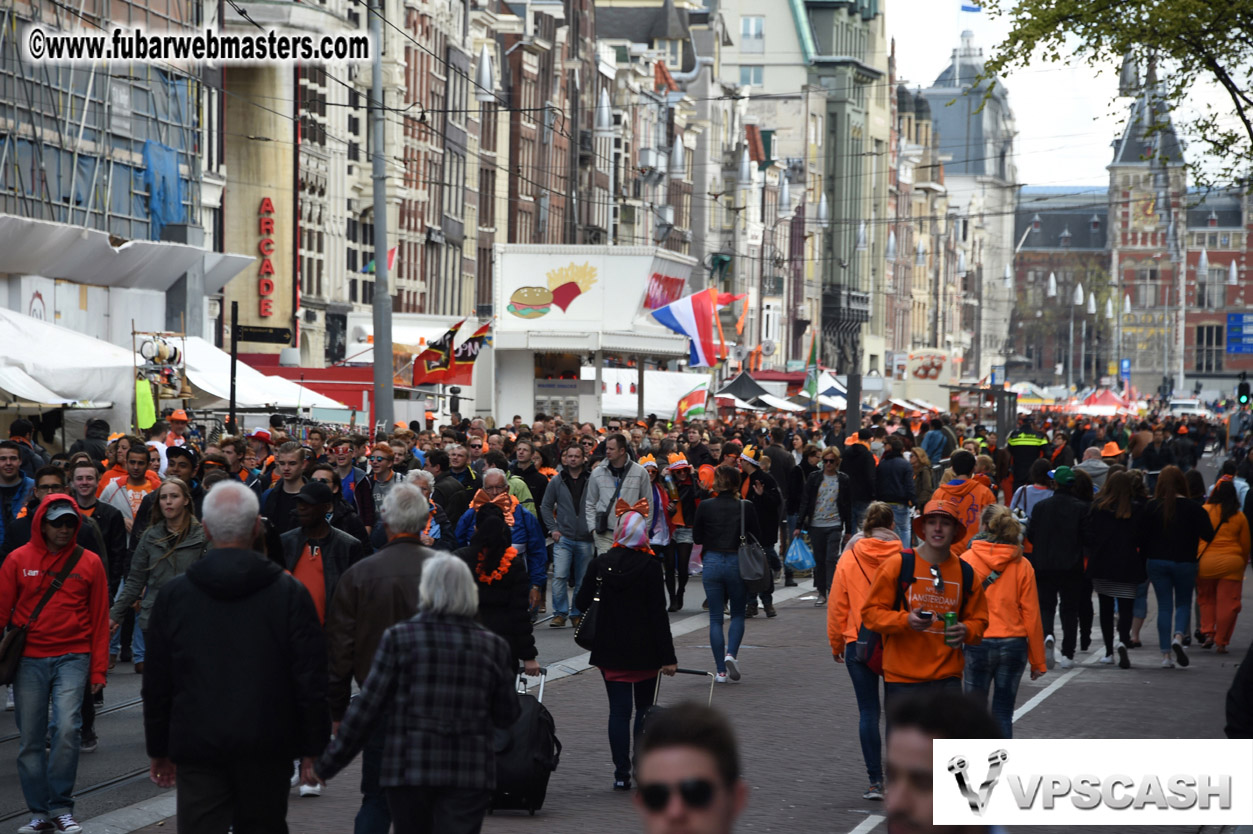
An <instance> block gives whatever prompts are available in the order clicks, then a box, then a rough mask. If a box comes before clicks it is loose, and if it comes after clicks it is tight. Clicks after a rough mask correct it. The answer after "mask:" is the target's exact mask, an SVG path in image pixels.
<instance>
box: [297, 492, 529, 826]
mask: <svg viewBox="0 0 1253 834" xmlns="http://www.w3.org/2000/svg"><path fill="white" fill-rule="evenodd" d="M396 489H401V487H397V488H396ZM393 492H394V490H393ZM388 497H389V498H391V496H390V495H389V496H388ZM384 512H386V510H385V511H384ZM371 558H377V556H374V557H371ZM368 561H369V560H368V559H367V560H366V561H365V562H362V564H366V563H367V562H368ZM478 601H479V592H478V587H477V586H476V584H475V582H474V576H473V575H472V574H471V573H470V568H469V567H468V566H467V565H466V563H465V562H463V561H462V560H461V559H459V558H457V557H456V556H453V555H450V554H443V553H440V554H437V555H435V556H432V557H430V558H429V559H427V560H426V562H425V563H424V564H423V566H422V580H421V585H420V587H419V602H418V605H419V609H420V611H419V614H418V615H417V616H416V617H413V618H412V619H409V620H405V621H404V622H402V623H399V624H397V625H395V626H392V627H391V628H389V629H387V631H386V632H384V634H383V639H382V642H381V643H380V644H379V648H378V652H377V654H375V656H374V661H373V664H372V665H371V666H370V670H369V675H368V676H367V677H366V679H365V683H364V685H363V686H362V687H361V694H360V696H359V697H357V698H356V699H354V700H353V701H352V703H351V704H350V705H349V707H348V711H347V713H346V714H345V715H344V720H343V722H342V723H341V724H340V725H339V728H338V731H337V732H336V734H335V739H334V741H332V742H331V745H330V746H329V747H328V748H327V750H326V752H325V753H323V755H322V758H321V759H320V760H319V761H318V762H317V765H316V769H315V768H312V767H311V768H308V769H306V771H305V777H306V780H309V781H321V780H324V779H329V778H331V777H332V776H334V775H335V774H336V773H338V772H339V771H340V770H342V769H343V768H344V767H345V766H346V765H347V764H348V763H349V762H350V761H352V759H353V757H354V756H355V755H356V754H357V751H358V750H360V749H361V748H362V747H363V746H364V745H365V744H366V743H367V741H368V740H369V739H371V738H374V737H376V735H377V733H378V732H379V730H380V728H384V727H385V728H386V739H385V741H384V749H383V754H382V772H381V774H380V777H379V782H380V784H381V785H382V786H383V788H384V790H385V792H386V801H387V805H388V808H389V809H390V811H391V816H392V818H393V819H394V820H395V821H396V828H395V830H396V832H397V834H408V832H419V831H420V832H428V831H429V832H436V831H438V832H441V834H469V832H477V831H479V830H480V829H481V827H482V824H483V816H484V815H485V814H486V813H487V806H488V802H489V801H490V799H491V794H492V790H493V789H494V788H495V787H496V748H495V744H494V738H495V736H494V732H495V731H496V730H503V729H506V728H508V727H509V726H511V725H512V724H513V722H514V721H516V720H517V718H518V715H519V713H520V711H521V710H520V707H519V705H518V697H517V695H516V693H515V692H514V658H513V653H512V651H511V650H510V648H509V645H508V644H507V643H506V642H505V641H504V640H503V639H501V638H500V637H498V636H497V635H495V634H493V633H492V632H490V631H488V630H487V629H486V628H484V627H483V626H481V625H479V623H477V622H476V621H475V619H474V616H475V613H476V612H477V610H478ZM432 716H438V720H433V719H432Z"/></svg>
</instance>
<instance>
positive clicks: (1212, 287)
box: [1196, 267, 1227, 310]
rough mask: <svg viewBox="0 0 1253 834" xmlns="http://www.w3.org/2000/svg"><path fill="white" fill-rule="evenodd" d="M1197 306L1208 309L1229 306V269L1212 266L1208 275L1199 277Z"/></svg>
mask: <svg viewBox="0 0 1253 834" xmlns="http://www.w3.org/2000/svg"><path fill="white" fill-rule="evenodd" d="M1196 306H1198V307H1201V308H1202V309H1206V310H1218V309H1220V308H1222V307H1225V306H1227V270H1225V269H1223V268H1222V267H1210V271H1209V274H1208V275H1201V276H1198V277H1197V282H1196Z"/></svg>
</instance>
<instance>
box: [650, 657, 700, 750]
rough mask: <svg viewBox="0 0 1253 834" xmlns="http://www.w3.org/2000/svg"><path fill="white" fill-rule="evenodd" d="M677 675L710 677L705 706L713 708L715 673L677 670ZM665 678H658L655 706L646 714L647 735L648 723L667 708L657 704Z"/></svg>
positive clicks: (655, 690)
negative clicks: (662, 680)
mask: <svg viewBox="0 0 1253 834" xmlns="http://www.w3.org/2000/svg"><path fill="white" fill-rule="evenodd" d="M675 673H676V674H679V675H701V676H705V675H708V676H709V698H708V699H707V700H706V702H705V706H713V702H714V684H715V683H716V680H717V678H716V676H715V675H714V673H713V672H702V671H700V670H699V669H676V670H675ZM663 677H665V676H664V675H658V676H657V686H656V688H655V689H654V690H653V704H652V706H650V707H649V708H648V711H647V712H645V713H644V726H643V732H644V734H645V735H648V722H650V721H652V720H653V719H654V718H655V717H656V716H658V715H660V714H661V713H662V712H664V711H665V709H666V708H665V707H663V706H661V705H660V704H658V703H657V697H658V696H659V695H660V694H661V679H662V678H663Z"/></svg>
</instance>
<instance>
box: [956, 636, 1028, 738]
mask: <svg viewBox="0 0 1253 834" xmlns="http://www.w3.org/2000/svg"><path fill="white" fill-rule="evenodd" d="M965 651H966V681H965V690H966V692H969V693H970V694H971V695H975V696H978V698H979V700H980V701H981V702H982V703H984V704H986V703H987V702H988V690H989V689H991V688H992V684H993V683H995V684H996V692H994V693H993V694H992V717H993V718H995V719H996V720H997V721H998V722H999V723H1000V725H1001V737H1002V738H1013V737H1014V701H1015V700H1016V699H1017V698H1018V684H1019V683H1020V682H1021V681H1022V673H1023V670H1025V669H1026V668H1027V638H1026V637H984V638H983V642H981V643H978V644H976V645H967V646H966V647H965Z"/></svg>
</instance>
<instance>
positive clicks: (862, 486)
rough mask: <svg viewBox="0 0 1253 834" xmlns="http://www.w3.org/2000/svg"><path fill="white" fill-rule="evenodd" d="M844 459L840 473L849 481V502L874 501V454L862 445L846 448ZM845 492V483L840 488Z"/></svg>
mask: <svg viewBox="0 0 1253 834" xmlns="http://www.w3.org/2000/svg"><path fill="white" fill-rule="evenodd" d="M844 449H845V451H844V458H843V459H842V460H841V461H840V472H841V473H843V474H845V475H847V476H848V479H849V490H850V495H849V500H851V501H853V502H854V503H857V502H865V501H873V500H874V487H875V462H874V453H873V452H871V451H870V450H869V449H867V448H866V447H865V446H864V445H863V444H861V443H854V444H853V445H851V446H845V447H844ZM840 491H841V493H842V492H843V491H844V487H843V482H841V486H840Z"/></svg>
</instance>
